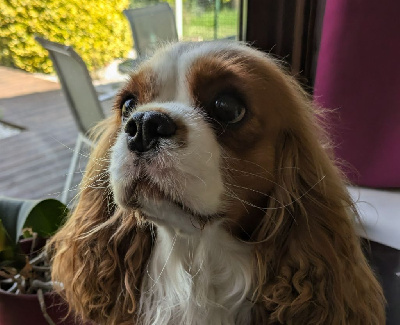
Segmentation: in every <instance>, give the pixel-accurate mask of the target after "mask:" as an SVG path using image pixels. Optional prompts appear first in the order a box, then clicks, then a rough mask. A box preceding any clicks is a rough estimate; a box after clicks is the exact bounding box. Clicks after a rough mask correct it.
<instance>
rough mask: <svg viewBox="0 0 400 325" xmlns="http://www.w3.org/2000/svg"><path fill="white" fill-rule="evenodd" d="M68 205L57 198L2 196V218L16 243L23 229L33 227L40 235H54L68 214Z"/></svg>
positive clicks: (0, 216) (0, 209)
mask: <svg viewBox="0 0 400 325" xmlns="http://www.w3.org/2000/svg"><path fill="white" fill-rule="evenodd" d="M67 213H68V210H67V208H66V206H65V205H64V204H63V203H61V202H60V201H58V200H55V199H45V200H18V199H12V198H7V197H0V220H2V221H3V225H4V228H5V229H6V231H7V233H8V234H9V236H10V238H11V240H12V241H13V242H14V243H16V242H18V240H19V238H20V237H21V235H22V234H23V229H25V228H31V229H32V232H35V233H37V234H38V235H39V236H40V237H44V238H46V237H49V236H51V235H53V234H54V233H55V232H56V231H57V229H58V228H59V227H60V225H61V224H62V222H63V221H64V219H65V216H66V215H67Z"/></svg>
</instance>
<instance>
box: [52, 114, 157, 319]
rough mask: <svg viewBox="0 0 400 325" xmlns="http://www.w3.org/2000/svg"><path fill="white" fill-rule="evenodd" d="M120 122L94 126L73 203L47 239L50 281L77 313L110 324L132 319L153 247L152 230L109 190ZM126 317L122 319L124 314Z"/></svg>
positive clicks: (106, 122) (108, 122)
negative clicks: (120, 205)
mask: <svg viewBox="0 0 400 325" xmlns="http://www.w3.org/2000/svg"><path fill="white" fill-rule="evenodd" d="M117 122H118V121H117V120H116V119H114V118H110V119H108V120H105V121H104V122H102V123H101V124H100V125H99V126H98V127H97V128H96V129H97V131H96V134H97V136H95V137H97V139H96V146H95V148H94V150H93V152H92V154H91V156H90V160H89V162H88V166H87V169H86V172H85V175H84V179H83V181H82V183H81V193H80V195H79V198H78V202H77V206H76V208H75V209H74V210H73V212H72V214H71V215H70V216H69V218H68V220H67V221H66V223H65V225H64V226H63V227H62V229H61V230H60V231H59V232H58V233H57V234H56V235H55V236H54V237H53V238H52V239H51V241H50V243H49V244H48V247H47V249H48V252H49V255H50V257H51V259H52V279H53V281H55V283H62V285H57V286H56V289H58V291H59V292H60V294H61V295H62V296H63V297H64V298H65V299H66V301H67V302H68V303H69V306H70V308H71V310H72V311H73V312H75V313H76V314H77V316H80V317H82V318H83V319H91V320H94V321H96V322H99V323H102V322H104V319H107V322H108V323H110V324H115V323H120V322H122V321H127V320H128V319H129V320H132V319H134V317H135V311H136V304H137V302H138V296H139V287H140V281H141V276H142V273H143V270H144V268H145V267H146V263H147V260H148V258H149V255H150V250H151V236H150V232H149V230H148V229H147V228H145V227H144V226H140V224H139V221H138V220H139V219H138V218H136V217H137V216H135V215H134V214H135V212H130V213H128V212H124V211H122V210H120V209H119V208H118V207H116V206H115V204H114V202H113V199H112V193H111V189H110V188H109V178H108V164H109V149H110V147H111V146H112V144H113V143H114V141H115V137H116V133H117V130H118V127H119V126H118V125H119V124H118V123H117ZM124 317H125V318H124Z"/></svg>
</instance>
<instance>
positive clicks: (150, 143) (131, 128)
mask: <svg viewBox="0 0 400 325" xmlns="http://www.w3.org/2000/svg"><path fill="white" fill-rule="evenodd" d="M175 132H176V124H175V123H174V121H173V120H172V119H171V118H170V117H169V116H168V115H167V114H165V113H162V112H156V111H149V112H137V113H135V114H133V115H132V117H131V118H130V119H129V121H128V122H127V123H126V125H125V133H127V134H128V137H127V144H128V148H129V149H130V150H131V151H136V152H145V151H149V150H150V149H152V148H153V147H154V146H155V145H156V144H157V143H158V141H159V140H160V138H168V137H171V136H173V135H174V134H175Z"/></svg>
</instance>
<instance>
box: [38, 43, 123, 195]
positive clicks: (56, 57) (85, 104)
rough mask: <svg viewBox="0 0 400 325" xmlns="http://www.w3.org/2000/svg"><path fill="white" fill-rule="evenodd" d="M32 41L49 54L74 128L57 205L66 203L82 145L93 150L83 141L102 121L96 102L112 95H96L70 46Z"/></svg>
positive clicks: (83, 64)
mask: <svg viewBox="0 0 400 325" xmlns="http://www.w3.org/2000/svg"><path fill="white" fill-rule="evenodd" d="M35 40H36V41H37V42H38V43H40V44H41V45H42V46H43V47H44V48H45V49H46V50H48V52H49V56H50V59H51V61H52V62H53V66H54V69H55V70H56V73H57V75H58V78H59V80H60V83H61V88H62V90H63V92H64V95H65V98H66V100H67V103H68V106H69V108H70V110H71V113H72V115H73V117H74V119H75V122H76V125H77V127H78V138H77V140H76V144H75V148H74V153H73V156H72V159H71V162H70V165H69V170H68V174H67V179H66V181H65V185H64V189H63V192H62V195H61V201H62V202H64V203H68V202H67V199H68V192H69V190H70V186H71V183H72V178H73V175H74V173H75V169H76V165H77V162H78V158H79V153H80V150H81V149H82V145H83V144H87V145H88V146H93V143H92V141H91V140H90V139H89V138H88V137H87V135H88V131H89V130H90V128H91V127H93V126H94V125H95V124H96V123H97V122H99V121H101V120H102V119H104V118H105V115H104V112H103V109H102V107H101V105H100V102H101V101H104V100H108V99H110V98H112V97H113V96H114V95H115V93H110V94H104V95H102V96H98V95H97V93H96V90H95V88H94V86H93V83H92V79H91V77H90V75H89V72H88V70H87V67H86V64H85V62H83V60H82V58H81V57H80V56H79V55H78V54H77V53H76V52H75V51H74V49H73V48H72V47H71V46H65V45H62V44H59V43H55V42H50V41H48V40H46V39H44V38H42V37H39V36H36V37H35Z"/></svg>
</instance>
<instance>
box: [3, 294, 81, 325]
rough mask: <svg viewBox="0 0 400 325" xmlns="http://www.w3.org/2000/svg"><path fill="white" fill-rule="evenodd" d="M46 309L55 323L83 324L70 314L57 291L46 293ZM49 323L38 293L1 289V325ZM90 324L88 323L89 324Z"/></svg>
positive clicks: (65, 324) (45, 324)
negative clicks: (17, 292) (20, 292)
mask: <svg viewBox="0 0 400 325" xmlns="http://www.w3.org/2000/svg"><path fill="white" fill-rule="evenodd" d="M44 300H45V304H46V311H47V314H48V315H49V316H50V318H51V319H52V320H53V322H54V324H57V325H77V324H83V323H82V322H80V321H79V320H78V319H76V317H74V316H73V315H68V317H66V316H67V314H68V306H67V304H66V303H65V302H64V301H63V300H62V298H61V297H60V296H59V295H58V294H56V293H46V294H44ZM25 324H32V325H48V324H49V323H48V322H47V320H46V319H45V317H44V316H43V313H42V310H41V308H40V304H39V298H38V295H36V294H13V293H8V292H6V291H3V290H0V325H25ZM87 325H88V324H87Z"/></svg>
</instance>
